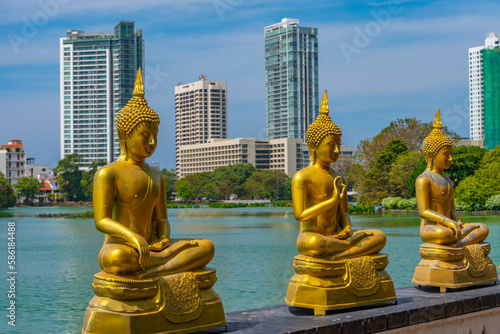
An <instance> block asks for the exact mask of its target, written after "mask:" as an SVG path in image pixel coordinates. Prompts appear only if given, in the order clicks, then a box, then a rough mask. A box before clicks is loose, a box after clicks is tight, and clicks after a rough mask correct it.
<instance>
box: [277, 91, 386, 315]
mask: <svg viewBox="0 0 500 334" xmlns="http://www.w3.org/2000/svg"><path fill="white" fill-rule="evenodd" d="M328 114H329V109H328V98H327V93H326V91H325V94H324V95H323V100H322V102H321V107H320V111H319V116H318V118H317V119H316V121H315V122H314V123H312V124H311V125H310V126H309V127H308V129H307V131H306V141H307V144H308V146H309V153H310V156H311V163H310V165H309V166H308V167H306V168H304V169H302V170H300V171H298V172H297V173H296V174H295V175H294V177H293V179H292V199H293V211H294V214H295V219H297V220H298V221H299V222H300V229H299V236H298V238H297V249H298V251H299V253H300V255H298V256H296V257H295V259H294V263H293V266H294V269H295V272H296V274H295V275H294V276H293V277H292V279H291V283H290V284H289V286H288V291H287V297H286V300H285V301H286V303H287V304H288V305H291V306H299V307H305V308H311V309H314V312H315V314H317V315H320V314H325V312H326V310H332V309H340V308H348V307H355V306H360V305H369V304H375V303H381V302H386V301H393V300H395V299H396V298H395V292H394V285H393V283H392V279H391V277H390V276H389V274H387V272H386V271H385V270H384V268H385V267H386V266H387V264H388V259H387V255H385V254H380V253H379V252H380V251H381V250H382V249H383V248H384V246H385V243H386V237H385V234H384V233H383V232H382V231H379V230H352V229H351V219H350V217H349V208H348V206H349V205H348V202H347V191H346V182H345V180H344V178H343V177H342V175H340V174H339V173H338V172H337V171H335V170H333V169H332V168H330V164H332V163H334V162H335V161H337V159H338V157H339V154H340V138H341V135H342V133H341V131H340V129H339V127H338V126H337V125H335V124H334V123H333V122H332V120H331V118H330V117H329V115H328Z"/></svg>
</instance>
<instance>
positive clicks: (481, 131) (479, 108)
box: [469, 32, 500, 145]
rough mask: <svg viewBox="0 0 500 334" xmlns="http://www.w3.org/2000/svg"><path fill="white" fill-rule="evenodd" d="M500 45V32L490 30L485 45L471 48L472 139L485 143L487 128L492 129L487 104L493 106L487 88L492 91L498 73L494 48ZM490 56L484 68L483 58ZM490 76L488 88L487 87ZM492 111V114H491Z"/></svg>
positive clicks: (470, 97) (491, 96) (470, 110)
mask: <svg viewBox="0 0 500 334" xmlns="http://www.w3.org/2000/svg"><path fill="white" fill-rule="evenodd" d="M499 46H500V34H499V33H496V32H490V33H488V34H487V35H486V39H485V40H484V45H482V46H476V47H473V48H469V108H470V109H469V115H470V139H472V140H477V141H479V142H481V143H482V144H484V145H486V143H485V140H486V138H485V135H486V128H487V127H488V128H490V129H491V124H488V125H487V124H486V104H487V103H488V104H489V105H490V107H491V106H492V100H491V98H493V95H489V97H488V99H489V102H487V101H486V95H485V94H486V89H488V90H489V91H490V93H492V92H493V91H494V89H493V81H492V80H494V77H495V76H496V75H498V72H496V73H497V74H495V71H498V67H495V66H493V65H492V63H493V58H494V57H493V55H494V53H490V52H489V51H490V50H494V49H496V48H498V47H499ZM485 55H486V57H488V58H489V59H488V64H487V65H486V66H487V69H484V68H483V65H484V64H483V60H484V59H483V58H484V57H485ZM485 75H486V76H487V77H488V79H487V80H488V81H489V83H488V88H487V87H485V84H486V82H485V81H486V78H485V77H484V76H485ZM491 115H492V114H491V111H490V116H491Z"/></svg>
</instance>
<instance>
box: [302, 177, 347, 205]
mask: <svg viewBox="0 0 500 334" xmlns="http://www.w3.org/2000/svg"><path fill="white" fill-rule="evenodd" d="M315 176H316V177H315V178H313V179H312V181H311V183H310V185H309V194H310V195H311V196H312V197H313V198H314V200H315V202H317V201H324V200H327V199H329V198H331V197H332V194H333V190H334V185H333V182H334V180H335V179H334V178H333V176H332V175H330V174H326V173H325V174H323V173H321V174H320V173H318V174H316V175H315ZM339 184H340V182H339Z"/></svg>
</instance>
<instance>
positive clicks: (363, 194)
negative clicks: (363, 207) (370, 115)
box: [349, 139, 408, 204]
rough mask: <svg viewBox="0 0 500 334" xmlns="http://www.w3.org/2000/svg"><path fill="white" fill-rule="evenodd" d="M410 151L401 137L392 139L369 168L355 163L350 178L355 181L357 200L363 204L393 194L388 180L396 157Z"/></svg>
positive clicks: (377, 200) (374, 201) (372, 202)
mask: <svg viewBox="0 0 500 334" xmlns="http://www.w3.org/2000/svg"><path fill="white" fill-rule="evenodd" d="M407 152H408V146H407V145H406V142H404V141H402V140H400V139H394V140H390V141H389V142H388V143H387V145H386V147H385V148H384V149H382V150H381V151H380V153H379V154H378V156H377V157H376V159H375V160H374V161H373V162H372V163H370V166H369V168H368V169H365V168H363V166H362V165H361V164H354V165H353V166H352V167H351V171H350V173H349V179H351V180H353V181H354V183H355V189H356V191H357V192H358V198H357V201H358V202H360V203H361V204H374V203H380V201H381V200H382V199H383V198H385V197H388V196H389V195H390V194H391V184H390V183H389V182H387V180H388V178H389V173H390V171H391V169H392V167H393V165H394V164H395V162H396V159H397V158H398V157H399V156H401V155H405V154H406V153H407Z"/></svg>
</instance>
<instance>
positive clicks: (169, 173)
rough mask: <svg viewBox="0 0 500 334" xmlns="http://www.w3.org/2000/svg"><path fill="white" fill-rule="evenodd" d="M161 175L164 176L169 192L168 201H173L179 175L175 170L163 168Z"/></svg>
mask: <svg viewBox="0 0 500 334" xmlns="http://www.w3.org/2000/svg"><path fill="white" fill-rule="evenodd" d="M160 173H161V175H163V179H164V180H165V189H166V191H167V201H171V200H172V198H173V196H174V195H173V194H174V192H175V190H176V188H175V181H177V174H176V173H175V170H173V169H166V168H162V170H161V171H160Z"/></svg>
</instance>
